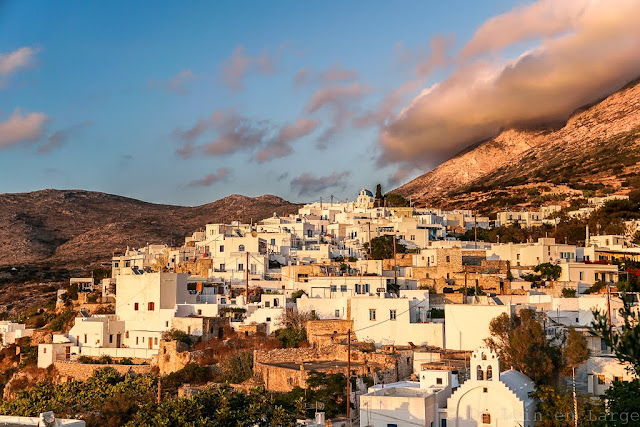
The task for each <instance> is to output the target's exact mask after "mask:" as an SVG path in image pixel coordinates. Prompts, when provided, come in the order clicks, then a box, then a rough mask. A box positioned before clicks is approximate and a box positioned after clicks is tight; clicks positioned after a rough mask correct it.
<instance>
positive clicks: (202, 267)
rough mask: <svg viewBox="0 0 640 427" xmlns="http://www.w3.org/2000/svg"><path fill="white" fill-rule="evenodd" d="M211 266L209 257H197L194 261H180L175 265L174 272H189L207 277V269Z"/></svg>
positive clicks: (211, 261) (211, 262)
mask: <svg viewBox="0 0 640 427" xmlns="http://www.w3.org/2000/svg"><path fill="white" fill-rule="evenodd" d="M212 267H213V260H212V259H211V258H198V259H197V260H195V261H182V262H181V263H179V264H178V265H177V266H176V273H189V274H191V275H192V276H197V277H209V269H210V268H212Z"/></svg>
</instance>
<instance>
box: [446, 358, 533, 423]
mask: <svg viewBox="0 0 640 427" xmlns="http://www.w3.org/2000/svg"><path fill="white" fill-rule="evenodd" d="M470 369H471V378H470V379H469V380H467V381H465V382H464V383H463V384H462V385H461V386H460V387H458V388H457V389H456V390H455V391H454V392H453V393H452V395H451V397H449V399H448V400H447V423H446V425H447V427H467V426H469V427H471V426H514V427H515V426H518V427H529V426H533V425H535V410H536V404H535V400H534V399H533V398H532V397H530V393H532V392H533V391H534V390H535V384H534V382H533V381H532V380H531V379H530V378H529V377H527V376H526V375H524V374H523V373H521V372H518V371H515V370H513V369H510V370H507V371H504V372H502V373H500V360H499V359H498V355H497V354H496V353H495V352H494V351H492V350H491V349H489V348H485V347H482V348H478V349H477V350H476V351H474V352H473V354H472V355H471V365H470Z"/></svg>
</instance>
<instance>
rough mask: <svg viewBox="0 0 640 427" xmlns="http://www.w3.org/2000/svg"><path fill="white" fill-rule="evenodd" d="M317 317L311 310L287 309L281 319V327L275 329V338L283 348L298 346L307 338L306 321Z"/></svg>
mask: <svg viewBox="0 0 640 427" xmlns="http://www.w3.org/2000/svg"><path fill="white" fill-rule="evenodd" d="M317 318H318V316H316V315H315V314H313V313H311V312H300V311H297V310H293V309H287V310H286V311H285V313H284V315H283V316H282V319H281V322H282V328H281V329H279V330H277V331H276V338H277V339H278V340H279V341H280V342H281V343H282V346H283V347H285V348H289V347H298V346H299V345H300V344H301V343H303V342H305V341H306V340H307V329H306V323H307V321H309V320H315V319H317Z"/></svg>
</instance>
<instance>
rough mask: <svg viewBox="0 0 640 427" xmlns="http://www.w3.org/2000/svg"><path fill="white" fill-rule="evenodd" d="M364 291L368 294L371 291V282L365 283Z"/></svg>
mask: <svg viewBox="0 0 640 427" xmlns="http://www.w3.org/2000/svg"><path fill="white" fill-rule="evenodd" d="M364 293H365V294H368V293H369V284H368V283H365V284H364Z"/></svg>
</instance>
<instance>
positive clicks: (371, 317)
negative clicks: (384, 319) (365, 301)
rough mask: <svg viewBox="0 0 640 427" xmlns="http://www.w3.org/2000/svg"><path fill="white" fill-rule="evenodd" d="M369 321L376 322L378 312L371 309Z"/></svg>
mask: <svg viewBox="0 0 640 427" xmlns="http://www.w3.org/2000/svg"><path fill="white" fill-rule="evenodd" d="M369 320H371V321H373V320H376V310H375V309H374V308H370V309H369Z"/></svg>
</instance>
